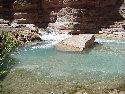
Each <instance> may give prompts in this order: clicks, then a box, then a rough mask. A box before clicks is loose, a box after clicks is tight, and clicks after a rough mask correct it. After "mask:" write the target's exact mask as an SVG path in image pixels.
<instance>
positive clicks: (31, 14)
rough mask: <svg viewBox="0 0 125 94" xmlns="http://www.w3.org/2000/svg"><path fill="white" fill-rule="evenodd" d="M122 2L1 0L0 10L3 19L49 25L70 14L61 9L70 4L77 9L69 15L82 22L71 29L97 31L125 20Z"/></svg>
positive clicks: (39, 25)
mask: <svg viewBox="0 0 125 94" xmlns="http://www.w3.org/2000/svg"><path fill="white" fill-rule="evenodd" d="M122 3H123V0H2V1H1V11H0V12H1V14H3V15H2V17H1V18H4V19H5V18H6V19H9V20H11V21H12V20H16V21H17V22H18V23H23V24H26V23H28V24H29V23H32V24H35V25H37V26H38V27H47V26H48V23H54V22H56V21H58V20H59V18H61V17H62V18H63V17H65V16H66V15H67V14H65V15H64V14H62V15H61V14H60V15H59V13H61V11H62V10H63V9H64V8H66V7H69V8H72V9H75V10H77V13H72V14H70V16H69V17H71V15H72V17H76V18H75V20H73V22H78V23H79V24H75V25H74V26H73V31H72V33H77V31H78V32H80V33H95V32H97V31H98V30H99V29H100V28H101V27H106V26H108V25H111V24H113V23H114V22H115V21H120V20H123V17H122V16H121V15H120V13H119V8H120V6H121V5H122ZM8 13H9V14H10V13H11V15H8ZM67 20H68V19H67ZM60 22H61V21H60ZM63 22H64V21H63Z"/></svg>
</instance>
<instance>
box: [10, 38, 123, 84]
mask: <svg viewBox="0 0 125 94" xmlns="http://www.w3.org/2000/svg"><path fill="white" fill-rule="evenodd" d="M96 42H99V44H96V45H95V46H94V47H92V48H89V49H86V50H84V51H83V52H62V51H57V50H56V49H55V47H54V46H53V44H52V43H51V42H47V43H43V42H41V44H38V45H35V46H27V47H22V48H20V49H19V51H18V52H15V51H13V52H12V53H11V56H12V57H14V58H15V59H16V60H18V62H17V64H16V66H15V67H14V68H13V69H12V70H17V69H23V70H27V71H30V72H32V73H34V74H36V75H37V76H40V77H42V78H43V79H45V80H46V79H47V80H55V81H56V80H58V81H66V82H71V83H81V84H91V83H97V82H102V81H106V82H107V81H110V80H111V79H114V78H119V77H121V76H122V75H124V74H125V42H122V41H116V40H106V39H96ZM48 45H49V46H48ZM122 80H125V79H124V77H123V79H122Z"/></svg>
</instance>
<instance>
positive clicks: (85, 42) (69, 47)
mask: <svg viewBox="0 0 125 94" xmlns="http://www.w3.org/2000/svg"><path fill="white" fill-rule="evenodd" d="M94 39H95V38H94V35H93V34H80V35H74V36H72V37H70V38H67V39H65V40H63V41H61V42H60V43H58V44H57V45H56V48H57V49H59V50H63V51H83V50H84V49H85V48H88V47H90V46H92V45H94Z"/></svg>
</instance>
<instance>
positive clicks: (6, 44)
mask: <svg viewBox="0 0 125 94" xmlns="http://www.w3.org/2000/svg"><path fill="white" fill-rule="evenodd" d="M10 33H11V32H9V31H2V34H1V35H0V68H1V67H2V65H3V64H4V63H9V62H10V60H7V62H3V61H4V59H5V58H6V56H7V54H9V52H10V51H11V50H12V49H13V48H14V47H17V46H18V43H17V42H15V41H14V40H13V38H12V37H11V34H10ZM3 73H6V70H0V75H1V74H3Z"/></svg>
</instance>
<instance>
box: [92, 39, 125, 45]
mask: <svg viewBox="0 0 125 94" xmlns="http://www.w3.org/2000/svg"><path fill="white" fill-rule="evenodd" d="M94 42H98V43H117V44H125V42H123V41H120V40H108V39H95V41H94Z"/></svg>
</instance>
